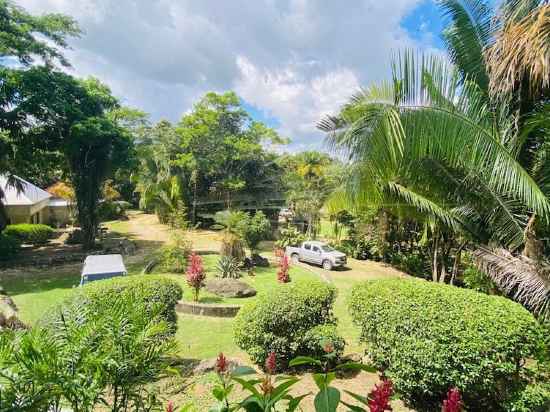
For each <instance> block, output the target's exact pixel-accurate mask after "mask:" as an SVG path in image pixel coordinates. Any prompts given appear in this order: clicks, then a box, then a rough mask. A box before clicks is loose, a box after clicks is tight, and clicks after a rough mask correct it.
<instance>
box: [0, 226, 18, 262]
mask: <svg viewBox="0 0 550 412" xmlns="http://www.w3.org/2000/svg"><path fill="white" fill-rule="evenodd" d="M20 247H21V242H20V241H19V240H18V239H17V238H15V237H14V236H10V235H7V234H5V233H4V232H2V233H0V261H2V260H10V259H11V258H13V257H14V256H15V255H17V252H18V251H19V248H20Z"/></svg>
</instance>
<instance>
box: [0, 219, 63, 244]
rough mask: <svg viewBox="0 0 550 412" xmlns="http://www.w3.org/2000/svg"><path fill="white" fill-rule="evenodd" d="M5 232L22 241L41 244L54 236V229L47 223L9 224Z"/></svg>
mask: <svg viewBox="0 0 550 412" xmlns="http://www.w3.org/2000/svg"><path fill="white" fill-rule="evenodd" d="M3 233H4V234H6V235H8V236H13V237H15V238H17V239H18V240H19V241H20V242H21V243H30V244H33V245H40V244H44V243H46V242H47V241H48V239H50V238H51V237H52V236H53V234H54V230H53V229H52V228H51V227H49V226H47V225H41V224H31V223H20V224H17V225H8V226H7V227H6V229H4V232H3Z"/></svg>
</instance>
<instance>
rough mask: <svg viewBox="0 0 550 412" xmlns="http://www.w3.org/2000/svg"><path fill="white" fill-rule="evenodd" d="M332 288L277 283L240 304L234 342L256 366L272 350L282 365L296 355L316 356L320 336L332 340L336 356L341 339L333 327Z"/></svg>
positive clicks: (285, 364)
mask: <svg viewBox="0 0 550 412" xmlns="http://www.w3.org/2000/svg"><path fill="white" fill-rule="evenodd" d="M335 299H336V289H335V288H334V287H332V286H330V285H328V284H326V283H322V282H317V281H298V282H293V283H289V284H282V285H278V286H277V287H275V288H274V289H272V290H270V291H269V293H264V294H261V295H259V297H258V298H257V299H256V300H255V301H253V302H250V303H249V304H247V305H246V306H244V307H243V308H242V309H241V310H240V311H239V313H238V314H237V317H236V318H235V322H234V324H233V332H234V337H235V342H236V343H237V345H238V346H239V347H240V348H241V349H243V350H244V351H245V352H247V353H248V354H249V355H250V357H251V359H252V360H253V361H254V362H255V363H256V364H258V365H263V364H264V362H265V360H266V358H267V356H268V354H269V353H270V352H275V353H276V355H277V364H278V365H279V366H280V367H282V368H284V367H286V366H287V365H288V362H289V361H290V360H292V359H293V358H295V357H296V356H317V355H318V354H320V353H321V351H322V345H323V344H324V340H326V339H321V338H322V337H323V338H329V339H331V340H333V341H334V342H332V343H333V346H334V347H335V350H336V351H337V352H336V353H337V355H339V354H341V353H342V352H343V346H344V345H343V340H342V338H340V337H339V336H338V334H337V333H336V331H335V329H334V327H335V326H336V318H335V317H334V314H333V309H332V308H333V304H334V300H335Z"/></svg>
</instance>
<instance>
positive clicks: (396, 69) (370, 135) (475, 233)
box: [319, 34, 550, 310]
mask: <svg viewBox="0 0 550 412" xmlns="http://www.w3.org/2000/svg"><path fill="white" fill-rule="evenodd" d="M457 38H458V36H457V35H456V34H455V35H454V40H453V41H458V40H457ZM470 57H471V56H470ZM465 59H466V58H465ZM473 60H475V59H473V58H471V59H470V60H469V61H471V62H473ZM392 67H393V72H392V81H391V82H387V83H382V84H380V85H375V86H371V87H369V88H368V89H366V90H363V91H361V92H360V93H358V94H357V95H355V96H354V97H353V98H352V99H351V100H350V102H349V103H348V104H347V105H346V106H344V108H343V109H342V111H341V113H340V114H339V115H338V116H336V117H328V118H326V119H324V120H323V121H322V122H321V123H320V125H319V127H320V128H321V129H322V130H324V131H326V132H327V133H328V141H329V143H330V144H331V146H332V147H333V149H334V150H337V151H342V152H343V153H345V154H347V155H348V157H349V159H350V160H351V161H352V168H353V173H352V179H351V180H350V184H349V185H348V187H347V188H346V190H347V192H346V193H341V194H340V197H341V198H342V199H346V200H347V201H348V203H350V204H352V205H354V206H355V207H357V208H361V207H362V206H363V205H366V204H369V205H373V204H374V205H376V206H378V207H380V208H384V209H387V210H391V211H398V212H399V214H404V213H405V214H408V215H409V216H412V217H413V218H415V219H417V220H419V221H421V222H424V223H425V225H426V227H427V229H428V230H429V233H430V235H431V241H432V247H433V254H432V259H433V275H434V276H433V277H434V280H440V281H441V280H445V278H446V273H445V269H444V265H443V264H442V263H441V256H440V254H441V252H443V251H445V250H446V247H447V245H446V242H447V240H448V237H449V234H453V235H454V236H455V237H456V236H460V237H461V238H463V239H467V240H469V241H470V242H471V243H472V244H473V245H476V250H493V248H494V247H497V246H498V247H499V248H502V249H504V250H508V251H511V252H516V251H517V250H519V249H520V248H521V246H522V245H523V244H524V236H525V231H526V229H527V228H528V222H529V217H530V216H531V215H532V214H536V215H537V216H539V217H540V218H542V219H548V217H550V202H549V201H548V198H547V197H546V196H545V194H544V193H543V191H542V190H541V188H540V187H539V185H538V184H537V182H536V181H535V180H534V179H533V178H532V176H531V175H530V174H529V173H528V171H527V170H526V169H525V168H523V167H522V165H521V164H520V163H519V162H518V160H517V159H516V156H515V154H514V153H512V152H511V151H510V150H509V148H508V147H507V145H506V144H505V142H506V140H507V139H508V138H509V134H511V133H513V131H514V121H515V119H514V118H513V117H510V116H508V114H509V113H510V109H509V107H508V106H507V105H506V104H505V103H502V104H500V103H499V104H488V94H487V93H486V92H485V91H484V90H483V89H482V87H485V86H487V87H488V82H485V80H484V79H483V74H482V75H480V76H478V77H475V76H472V77H470V76H471V75H470V74H469V70H470V69H459V68H456V66H450V65H448V64H446V63H445V62H444V61H443V60H442V59H439V58H436V57H426V56H416V55H414V54H413V53H411V52H407V53H404V54H402V55H400V56H397V57H396V58H394V61H393V64H392ZM472 67H475V65H474V64H472ZM461 243H463V242H461ZM477 246H483V248H481V247H477ZM479 256H480V257H481V256H483V255H482V254H480V255H479ZM535 295H536V294H533V295H530V296H528V297H527V295H525V294H521V295H516V297H517V298H518V299H519V300H521V301H523V302H524V303H526V304H528V305H530V306H531V307H532V308H533V309H534V310H539V309H541V307H542V306H541V305H542V303H541V302H542V301H541V300H540V299H536V298H535Z"/></svg>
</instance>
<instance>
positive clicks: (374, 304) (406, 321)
mask: <svg viewBox="0 0 550 412" xmlns="http://www.w3.org/2000/svg"><path fill="white" fill-rule="evenodd" d="M349 309H350V312H351V315H352V318H353V321H354V323H355V324H357V325H358V326H360V327H361V340H362V341H363V342H365V343H366V344H367V348H366V352H367V355H368V356H369V358H370V359H371V360H372V361H373V362H374V365H375V366H376V367H377V368H380V369H383V370H384V373H385V375H386V376H387V377H388V378H389V379H391V380H392V381H393V383H394V384H395V387H396V390H397V391H398V392H400V393H401V394H402V396H403V397H404V399H406V400H408V401H409V402H411V403H412V404H413V405H415V406H416V407H419V408H428V410H435V409H430V407H431V408H434V407H435V406H434V405H439V404H440V402H441V399H443V397H444V395H445V393H446V392H447V391H448V390H449V388H451V387H455V386H456V387H458V388H459V389H460V391H461V392H462V393H463V394H464V399H465V402H466V404H467V405H468V408H469V410H470V409H471V410H484V411H492V410H495V411H498V410H504V405H505V403H506V400H507V399H511V398H513V397H518V393H517V390H518V388H520V387H521V386H522V385H524V384H525V383H526V382H527V381H528V378H527V375H528V370H527V369H526V368H525V366H524V365H525V361H526V360H527V359H531V358H534V357H535V356H536V355H537V354H538V352H539V351H540V350H541V347H542V345H541V342H542V333H541V328H540V325H539V324H538V323H537V321H536V320H535V318H534V317H533V316H532V315H531V314H530V313H529V312H528V311H527V310H525V309H524V308H523V307H522V306H520V305H519V304H516V303H514V302H512V301H510V300H508V299H505V298H503V297H497V296H488V295H485V294H482V293H478V292H475V291H472V290H467V289H460V288H457V287H453V286H449V285H442V284H437V283H432V282H426V281H422V280H404V279H393V280H379V281H369V282H365V283H363V284H360V285H357V286H355V287H354V288H353V290H352V294H351V298H350V300H349Z"/></svg>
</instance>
